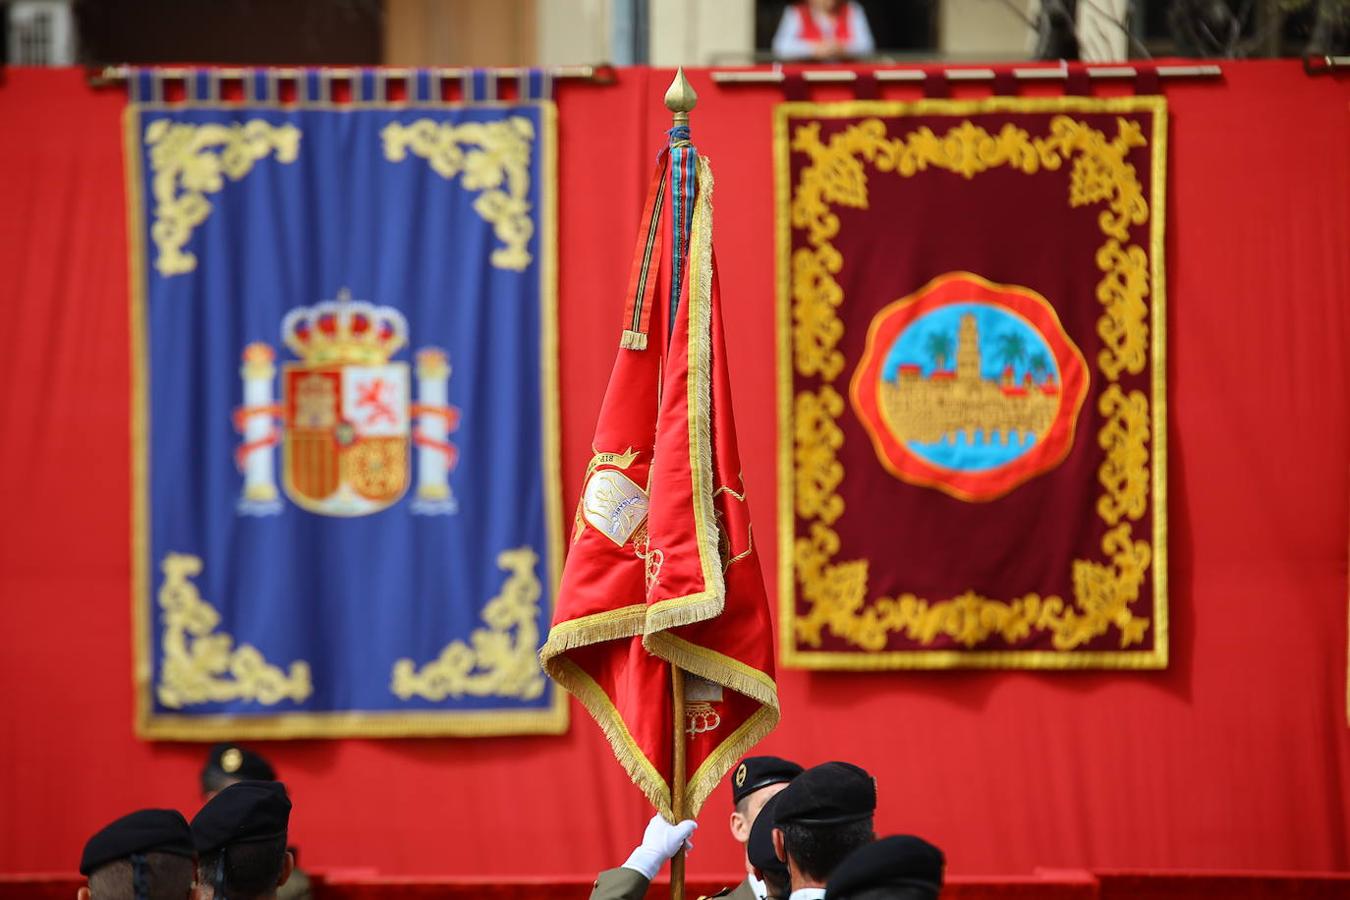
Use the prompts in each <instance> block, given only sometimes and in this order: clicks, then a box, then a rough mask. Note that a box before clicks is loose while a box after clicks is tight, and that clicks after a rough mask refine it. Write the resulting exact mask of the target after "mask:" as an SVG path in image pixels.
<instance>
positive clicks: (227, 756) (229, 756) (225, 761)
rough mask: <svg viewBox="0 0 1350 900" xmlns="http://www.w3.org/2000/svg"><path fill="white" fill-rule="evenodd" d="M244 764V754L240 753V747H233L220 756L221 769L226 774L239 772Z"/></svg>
mask: <svg viewBox="0 0 1350 900" xmlns="http://www.w3.org/2000/svg"><path fill="white" fill-rule="evenodd" d="M243 764H244V754H242V753H240V752H239V748H238V747H231V748H230V749H228V750H226V751H225V752H224V753H222V754H220V767H221V768H222V769H224V770H225V771H226V772H238V771H239V767H240V766H242V765H243Z"/></svg>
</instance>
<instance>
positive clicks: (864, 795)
mask: <svg viewBox="0 0 1350 900" xmlns="http://www.w3.org/2000/svg"><path fill="white" fill-rule="evenodd" d="M778 796H779V803H778V814H777V816H776V819H777V822H778V825H779V826H782V825H786V824H800V825H842V824H844V823H846V822H857V821H859V820H861V819H866V818H867V817H869V816H870V815H872V813H873V812H874V811H875V810H876V808H877V785H876V781H875V780H873V778H872V776H871V775H868V774H867V773H866V772H865V771H863V770H862V769H860V768H858V767H857V766H855V765H853V764H852V763H846V762H827V763H821V764H820V765H818V766H813V767H812V768H810V769H807V770H806V771H805V772H803V773H802V774H800V775H798V776H797V777H796V778H794V779H793V780H792V783H791V784H789V785H788V786H787V787H786V788H784V789H783V792H782V793H781V794H779V795H778Z"/></svg>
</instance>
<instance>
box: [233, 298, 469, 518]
mask: <svg viewBox="0 0 1350 900" xmlns="http://www.w3.org/2000/svg"><path fill="white" fill-rule="evenodd" d="M281 339H282V342H283V343H284V344H285V345H286V346H287V347H288V348H290V350H291V352H293V353H294V354H295V355H296V356H297V357H298V360H297V361H293V362H287V363H284V364H283V366H282V375H281V402H280V403H277V402H276V401H275V399H274V397H275V395H274V392H273V385H274V380H275V378H276V366H275V360H276V354H275V353H274V351H273V350H272V347H271V346H269V345H268V344H266V343H262V342H256V343H252V344H249V345H248V346H247V347H245V348H244V353H243V366H242V367H241V368H240V375H241V377H242V379H243V394H244V397H243V399H244V403H243V405H242V406H241V407H240V408H239V409H238V410H237V411H236V413H235V427H236V428H237V430H239V431H240V432H241V433H242V435H243V442H242V444H241V445H240V447H239V449H238V451H237V453H236V461H237V463H238V465H239V469H240V471H241V472H242V473H243V476H244V486H243V496H242V497H241V498H240V501H239V511H240V513H242V514H246V515H275V514H277V513H279V512H281V510H282V508H283V505H282V503H281V500H280V498H279V496H278V494H277V486H276V478H275V470H274V448H275V447H276V445H277V444H278V443H280V444H281V448H282V450H281V455H282V479H281V481H282V487H283V489H284V490H285V493H286V496H287V497H288V498H289V499H290V500H291V502H292V503H294V504H295V505H296V506H299V507H300V508H301V509H305V510H308V511H309V512H313V513H317V514H319V515H325V516H364V515H370V514H371V513H376V512H379V511H381V510H383V509H387V508H389V507H390V506H392V505H394V504H395V503H397V502H398V501H399V500H400V499H402V497H403V495H404V494H405V493H406V492H407V490H408V487H409V483H410V481H411V466H410V462H411V460H410V457H411V455H412V448H413V447H416V448H417V464H418V465H417V476H418V478H417V490H416V494H415V498H414V502H413V512H417V513H424V514H433V515H434V514H449V513H453V512H455V511H456V507H455V502H454V496H453V494H452V493H451V490H450V481H449V476H450V472H451V470H452V469H454V467H455V463H456V462H457V461H458V450H457V448H456V447H455V446H454V445H453V444H451V443H450V442H449V435H450V433H451V432H452V431H454V430H455V429H456V428H457V427H458V424H459V411H458V410H457V409H456V408H455V407H453V406H450V405H449V402H448V387H449V380H450V363H449V359H448V357H447V355H446V354H445V352H444V351H443V350H440V349H437V348H434V347H428V348H425V349H423V350H420V351H419V352H418V353H417V355H416V362H417V393H418V402H417V403H413V402H412V398H411V396H410V394H411V385H410V380H411V379H410V377H409V371H408V364H407V363H406V362H401V361H396V360H394V359H393V357H394V356H395V355H396V354H397V353H399V351H401V350H402V349H403V347H405V346H406V345H407V343H408V324H407V320H406V319H404V317H403V314H402V313H400V312H399V311H398V310H396V309H394V308H393V307H389V306H376V305H374V304H371V303H368V302H365V301H360V300H356V301H354V300H352V299H351V295H350V294H349V293H348V292H347V291H346V290H345V289H344V290H343V291H341V292H339V294H338V296H337V299H335V300H325V301H323V302H321V303H317V304H315V305H313V306H301V307H297V308H295V309H292V310H291V311H290V312H288V313H287V314H286V316H285V317H284V318H283V320H282V323H281ZM414 420H416V421H415V426H416V427H415V428H414ZM278 422H280V423H281V426H282V429H281V433H280V435H278V433H277V429H276V424H277V423H278Z"/></svg>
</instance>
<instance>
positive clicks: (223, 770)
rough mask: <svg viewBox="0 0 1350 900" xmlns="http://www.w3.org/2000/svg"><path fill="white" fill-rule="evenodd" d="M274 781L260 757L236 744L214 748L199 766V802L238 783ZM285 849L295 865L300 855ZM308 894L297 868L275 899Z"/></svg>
mask: <svg viewBox="0 0 1350 900" xmlns="http://www.w3.org/2000/svg"><path fill="white" fill-rule="evenodd" d="M276 780H277V773H276V770H275V769H273V768H272V764H271V763H270V762H268V761H267V758H266V757H264V756H263V755H262V754H261V753H255V752H253V751H252V750H250V749H248V748H247V747H241V746H239V745H238V744H216V745H215V746H213V747H212V748H211V750H210V751H209V752H208V753H207V754H206V763H205V764H204V765H203V766H202V773H201V782H202V800H203V801H209V800H210V799H211V798H212V797H214V796H215V795H216V794H218V793H220V792H221V791H222V790H224V789H225V788H227V787H229V786H230V785H232V784H238V783H239V782H241V781H276ZM287 849H288V850H289V851H290V854H291V859H292V861H294V860H295V859H296V858H297V857H298V856H299V851H298V850H297V849H296V848H295V847H288V848H287ZM311 893H312V892H311V888H310V882H309V875H307V874H305V871H304V870H303V869H301V868H300V866H299V865H298V864H297V865H296V866H295V869H294V871H292V872H291V877H290V878H289V879H287V881H286V884H285V885H283V886H282V888H281V890H280V891H278V892H277V896H278V898H279V900H308V898H309V897H310V896H311Z"/></svg>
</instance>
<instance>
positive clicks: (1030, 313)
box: [849, 272, 1089, 501]
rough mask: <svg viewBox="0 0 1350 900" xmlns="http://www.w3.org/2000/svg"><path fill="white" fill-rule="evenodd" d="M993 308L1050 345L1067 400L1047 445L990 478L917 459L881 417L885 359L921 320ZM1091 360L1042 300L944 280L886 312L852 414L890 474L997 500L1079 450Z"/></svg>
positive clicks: (980, 282)
mask: <svg viewBox="0 0 1350 900" xmlns="http://www.w3.org/2000/svg"><path fill="white" fill-rule="evenodd" d="M972 302H974V303H990V304H992V305H995V306H999V307H1002V308H1003V309H1005V310H1007V311H1009V312H1012V313H1014V314H1016V315H1018V316H1020V317H1022V318H1023V319H1026V320H1027V321H1028V322H1029V323H1030V324H1031V325H1032V326H1033V327H1034V328H1035V329H1036V330H1037V331H1038V332H1039V333H1040V334H1041V336H1042V337H1043V338H1044V339H1045V342H1046V344H1047V345H1049V347H1050V351H1051V352H1052V353H1053V354H1054V355H1055V362H1056V363H1057V364H1058V366H1059V372H1060V391H1061V396H1062V397H1063V398H1064V400H1062V401H1061V403H1060V407H1059V412H1058V413H1057V414H1056V416H1055V421H1054V424H1052V425H1051V426H1050V430H1049V431H1048V432H1047V433H1046V435H1045V438H1044V439H1043V440H1042V441H1041V442H1040V443H1039V444H1037V445H1036V446H1035V447H1033V448H1032V449H1031V451H1030V452H1028V453H1027V454H1026V455H1024V456H1021V457H1019V458H1017V459H1015V460H1013V461H1012V462H1010V463H1006V464H1004V465H1002V466H999V467H998V468H995V469H990V470H988V471H986V472H962V471H959V470H956V469H948V468H945V467H943V466H937V465H934V464H933V463H930V462H928V461H927V460H925V459H922V458H921V457H919V456H916V455H915V454H914V453H912V452H911V451H909V450H908V449H907V448H906V447H905V446H904V445H903V444H901V443H900V442H899V441H897V440H896V439H895V437H894V436H892V434H891V432H890V429H888V428H887V427H886V424H885V422H884V421H883V420H882V417H881V406H880V402H879V400H878V388H879V385H880V384H881V370H882V366H883V365H884V363H885V358H886V352H887V351H888V350H889V349H890V346H891V344H892V343H893V342H894V341H895V339H896V338H897V337H898V336H899V335H900V333H901V332H902V331H904V330H905V328H907V327H908V326H909V325H910V324H911V323H912V322H913V321H914V320H915V319H917V318H918V317H919V316H921V315H924V314H925V313H928V312H931V311H932V310H934V309H938V308H940V307H943V306H950V305H953V304H957V303H972ZM1088 380H1089V376H1088V368H1087V361H1086V360H1085V359H1084V358H1083V354H1082V353H1081V352H1080V351H1079V349H1078V347H1077V346H1075V345H1074V343H1073V341H1072V340H1070V338H1069V336H1068V334H1066V333H1065V331H1064V326H1063V325H1062V324H1060V321H1059V316H1058V315H1057V314H1056V313H1055V309H1054V307H1053V306H1051V305H1050V303H1049V301H1047V300H1046V299H1045V298H1044V297H1042V296H1041V295H1040V294H1038V293H1036V292H1035V291H1033V290H1030V289H1029V288H1024V287H1019V286H1016V285H1007V284H995V283H994V282H992V281H988V280H987V279H984V278H981V277H980V276H979V275H976V274H974V273H971V272H951V273H948V274H946V275H939V276H938V277H937V278H934V279H933V280H932V281H930V282H928V284H926V285H924V286H923V287H921V288H920V289H919V290H917V291H915V292H914V293H912V294H910V295H909V296H907V297H903V298H901V299H899V300H896V301H895V302H893V303H890V304H888V305H887V306H885V307H884V308H883V309H882V310H881V311H880V312H878V313H877V314H876V316H874V317H873V319H872V324H871V326H870V327H869V328H868V329H867V345H866V347H865V348H864V349H863V355H862V359H861V360H860V361H859V363H858V367H857V369H855V370H854V373H853V379H852V381H851V382H850V384H849V399H850V400H851V401H852V403H853V409H854V411H855V412H856V413H857V415H858V419H859V420H860V421H861V422H862V424H863V428H865V429H866V431H867V435H868V437H870V438H871V439H872V448H873V449H874V450H875V451H876V454H877V458H878V459H879V460H880V461H881V464H882V465H883V466H884V467H885V468H886V470H887V471H888V472H890V473H891V474H892V475H894V476H895V477H896V478H899V479H900V480H901V481H905V482H908V483H909V484H914V485H919V486H921V487H931V488H936V489H937V490H940V491H942V492H944V493H946V494H950V495H951V496H953V497H955V498H957V499H958V500H967V501H987V500H995V499H997V498H999V497H1002V496H1003V495H1005V494H1007V493H1008V492H1009V491H1011V490H1013V489H1014V488H1016V487H1017V486H1018V485H1021V484H1023V483H1024V482H1026V481H1028V480H1029V479H1031V478H1034V477H1036V476H1037V475H1040V474H1041V473H1043V472H1047V471H1049V470H1050V469H1053V468H1054V467H1055V466H1057V465H1059V464H1060V463H1061V462H1063V461H1064V458H1065V457H1067V456H1068V455H1069V450H1070V449H1071V448H1072V447H1073V439H1074V434H1075V430H1076V424H1077V422H1078V413H1079V411H1080V410H1081V409H1082V406H1083V401H1084V399H1086V397H1087V391H1088Z"/></svg>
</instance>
